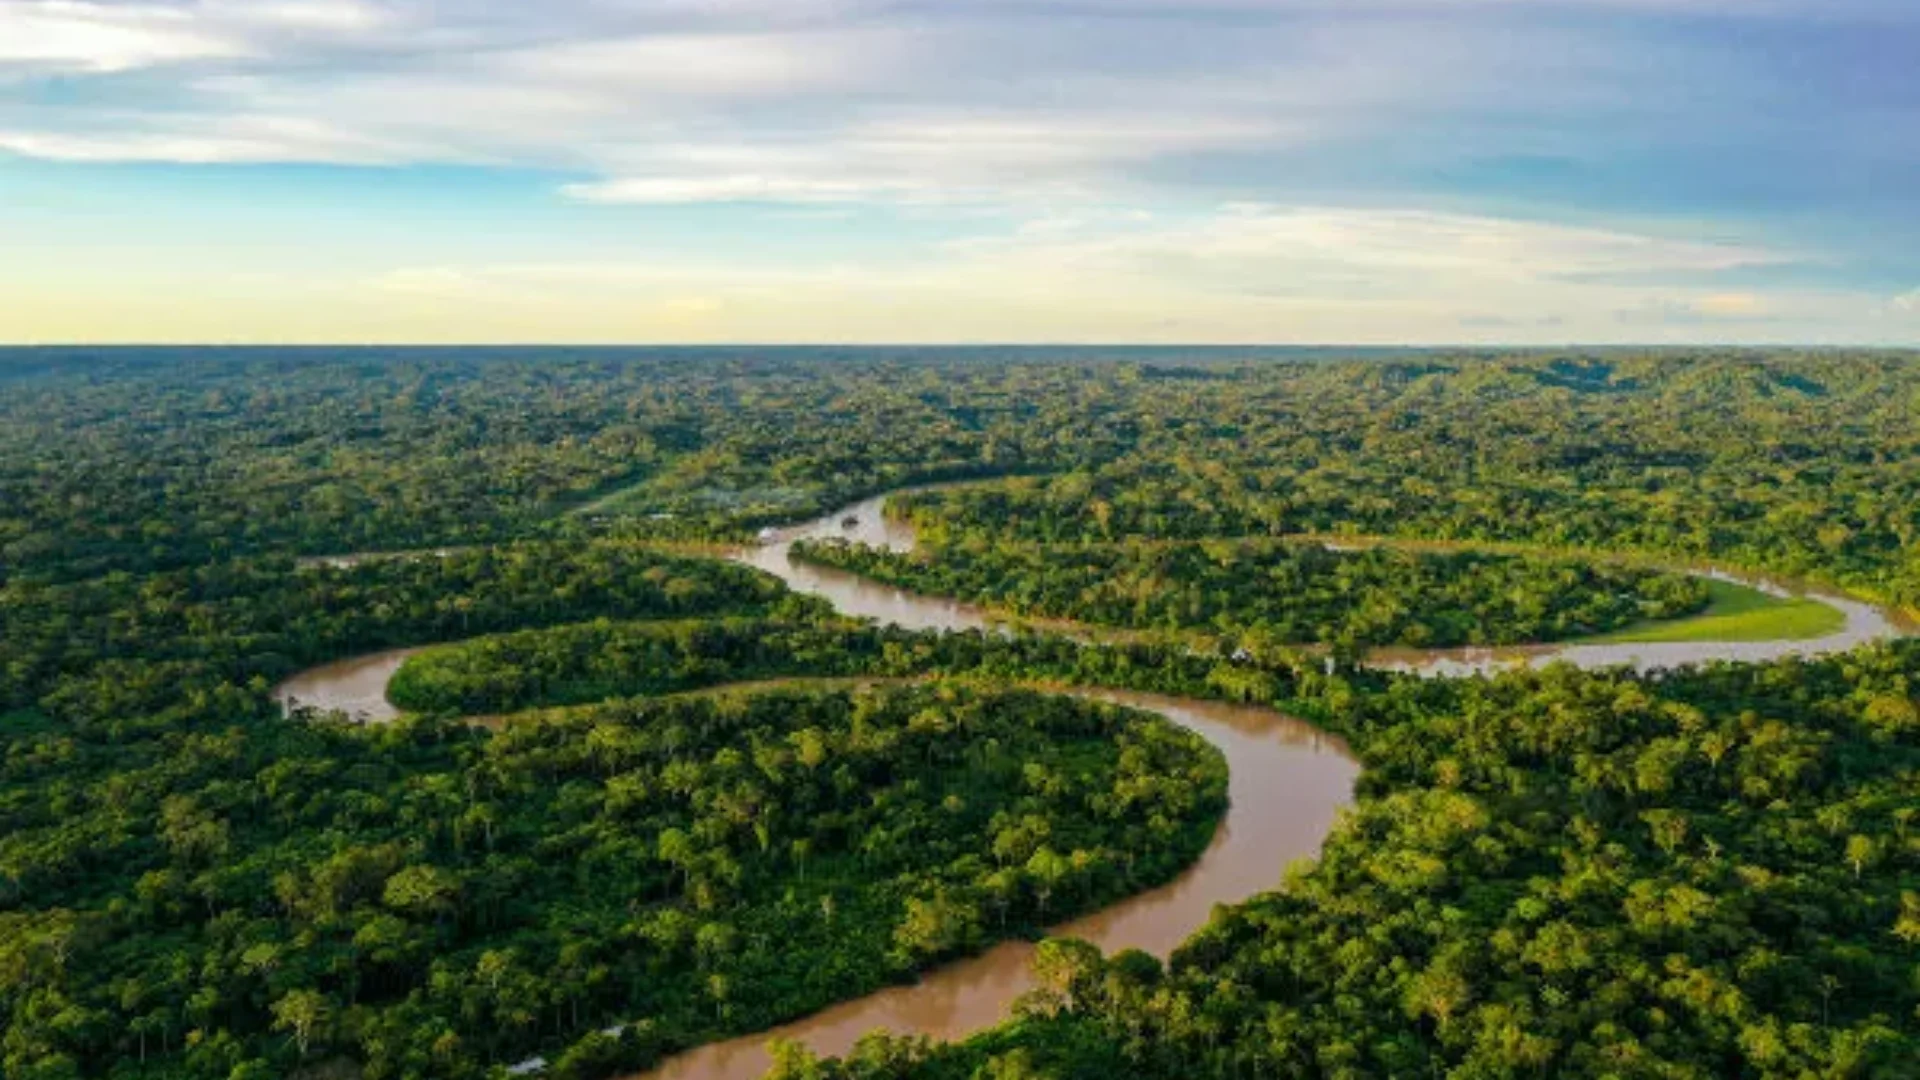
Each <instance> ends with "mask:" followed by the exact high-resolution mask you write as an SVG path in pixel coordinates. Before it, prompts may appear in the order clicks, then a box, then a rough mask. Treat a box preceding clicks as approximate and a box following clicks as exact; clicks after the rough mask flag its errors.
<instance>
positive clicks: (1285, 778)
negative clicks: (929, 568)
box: [276, 496, 1905, 1080]
mask: <svg viewBox="0 0 1920 1080" xmlns="http://www.w3.org/2000/svg"><path fill="white" fill-rule="evenodd" d="M884 501H885V497H884V496H881V497H878V498H873V499H868V500H865V501H863V502H860V503H857V504H855V505H853V506H851V507H847V508H845V509H843V510H840V511H837V512H835V513H833V514H829V515H827V516H826V517H823V518H820V519H818V520H816V521H812V522H809V523H806V524H804V525H799V526H795V527H792V528H789V529H784V530H779V531H773V532H769V533H768V534H765V535H763V537H762V542H761V543H760V544H759V545H757V546H755V547H753V548H750V549H747V550H745V551H742V552H739V553H737V554H736V555H735V556H734V557H735V558H736V559H737V561H740V562H742V563H745V564H747V565H750V566H754V567H757V568H759V569H761V570H765V571H767V572H768V573H771V574H773V575H775V576H777V577H779V578H781V579H782V580H784V581H786V582H787V584H788V585H789V586H790V587H791V588H793V589H794V590H795V591H797V592H802V593H808V594H812V595H815V596H820V597H823V598H825V599H827V600H828V601H830V602H831V603H832V604H833V605H834V607H835V608H836V609H837V610H839V611H840V612H842V613H844V614H847V615H854V616H861V617H866V618H872V619H878V620H881V621H883V622H887V623H892V624H896V625H899V626H903V627H907V628H910V629H916V630H968V629H981V628H987V627H991V626H994V625H997V624H998V623H999V620H997V619H995V618H994V617H993V616H992V615H991V614H990V613H988V612H986V611H984V610H982V609H980V608H976V607H972V606H970V605H967V604H962V603H959V602H956V601H953V600H947V599H941V598H936V597H926V596H918V595H915V594H912V593H908V592H904V591H902V590H899V589H896V588H893V587H891V586H888V585H883V584H879V583H877V582H874V581H870V580H868V579H865V578H861V577H858V576H857V575H853V574H849V573H846V572H844V571H839V570H834V569H830V568H827V567H820V566H813V565H809V564H801V563H797V562H794V561H792V560H791V559H790V558H789V549H790V547H791V545H792V543H793V542H794V541H795V540H798V539H801V538H823V537H842V538H845V539H848V540H851V541H855V542H859V543H866V544H873V545H879V546H885V547H888V548H891V549H893V550H896V551H906V550H910V549H911V548H912V545H913V533H912V530H911V529H910V528H908V527H907V526H905V525H903V524H900V523H897V522H891V521H888V520H887V519H886V517H885V516H884V514H883V513H882V509H883V505H884ZM1726 576H1727V577H1728V578H1729V579H1730V580H1738V581H1741V582H1743V583H1746V584H1753V585H1756V586H1758V587H1762V588H1768V589H1773V590H1775V591H1780V590H1781V589H1782V586H1780V585H1779V584H1777V583H1772V582H1765V581H1755V580H1753V579H1751V578H1748V577H1744V576H1736V575H1726ZM1797 591H1798V592H1800V593H1802V594H1806V595H1813V596H1815V597H1816V598H1818V599H1821V600H1823V601H1824V602H1826V603H1829V604H1831V605H1833V606H1834V607H1836V608H1838V609H1839V610H1840V611H1841V612H1843V613H1844V614H1845V615H1846V625H1845V627H1844V628H1843V629H1842V630H1841V631H1840V632H1838V633H1836V634H1833V635H1830V636H1828V637H1824V638H1820V639H1817V640H1812V641H1776V642H1739V643H1732V642H1718V643H1716V642H1686V643H1675V644H1632V645H1628V644H1621V645H1568V646H1558V647H1541V648H1530V649H1517V650H1498V651H1495V650H1433V651H1426V652H1417V651H1390V652H1386V653H1383V654H1381V655H1380V656H1379V657H1378V662H1379V663H1381V664H1382V665H1383V666H1387V667H1392V668H1395V669H1399V670H1408V671H1415V672H1419V673H1422V674H1432V675H1459V674H1470V673H1474V672H1481V671H1489V670H1493V669H1497V668H1500V667H1505V666H1510V665H1513V664H1522V663H1524V664H1541V663H1546V662H1548V661H1551V660H1555V659H1562V660H1567V661H1570V662H1572V663H1575V664H1579V665H1581V666H1585V667H1598V666H1609V665H1615V664H1630V665H1633V666H1636V667H1640V668H1651V667H1661V666H1672V665H1675V664H1681V663H1689V662H1697V661H1701V660H1710V659H1738V660H1761V659H1771V658H1774V657H1778V656H1785V655H1813V654H1818V653H1825V652H1832V651H1837V650H1841V649H1846V648H1850V647H1852V646H1854V645H1858V644H1861V643H1863V642H1867V641H1872V640H1876V639H1879V638H1886V637H1894V636H1897V635H1899V634H1900V633H1902V632H1903V630H1904V629H1905V627H1904V626H1903V625H1902V624H1900V623H1899V622H1898V621H1897V620H1895V619H1892V618H1890V617H1889V616H1887V615H1886V614H1885V613H1883V612H1881V611H1879V610H1878V609H1875V608H1873V607H1872V606H1870V605H1866V604H1861V603H1858V602H1856V601H1852V600H1848V599H1846V598H1844V597H1838V596H1831V595H1827V594H1824V593H1819V592H1815V591H1811V590H1805V589H1799V590H1797ZM416 651H418V650H405V649H403V650H396V651H392V652H385V653H379V654H375V655H371V656H364V657H359V658H356V659H352V660H347V661H343V662H341V663H337V664H331V665H328V666H326V667H321V668H315V669H313V670H311V671H307V672H304V673H302V674H300V675H298V676H296V677H294V678H292V679H289V680H288V681H287V682H285V683H284V684H282V685H281V686H280V687H279V688H278V690H277V691H276V693H277V695H278V696H279V697H280V699H281V700H282V701H283V702H284V703H286V704H288V705H289V706H296V705H298V706H309V707H312V708H315V709H319V710H322V711H328V710H335V709H338V710H340V711H343V712H346V713H347V714H349V715H351V716H354V717H356V718H357V719H360V720H362V721H366V722H379V721H382V720H387V719H391V718H392V717H394V716H395V715H396V710H395V709H394V708H393V707H392V706H391V705H390V704H388V702H387V700H386V696H385V687H386V684H387V680H388V679H390V678H391V677H392V675H393V673H394V672H395V671H396V670H398V669H399V667H400V665H401V664H402V663H403V662H404V661H405V659H406V658H407V657H408V656H410V655H412V654H413V653H414V652H416ZM1085 696H1088V697H1093V698H1097V699H1099V700H1104V701H1111V702H1115V703H1118V704H1123V705H1129V706H1133V707H1136V708H1140V709H1145V710H1148V711H1151V712H1155V713H1158V714H1160V715H1162V716H1165V717H1167V718H1168V719H1170V720H1172V721H1173V722H1175V723H1177V724H1180V725H1181V726H1183V727H1185V728H1188V729H1189V730H1191V731H1193V732H1195V733H1196V734H1198V735H1200V736H1201V737H1202V738H1205V739H1206V740H1207V741H1208V742H1210V743H1212V744H1213V745H1215V746H1217V747H1219V748H1220V750H1221V751H1222V753H1224V754H1225V756H1226V759H1227V764H1228V767H1229V769H1230V770H1231V772H1230V775H1229V781H1228V794H1229V797H1230V799H1231V805H1230V807H1229V809H1228V811H1227V815H1226V818H1225V819H1224V820H1223V822H1222V823H1221V826H1220V829H1219V831H1218V833H1217V834H1216V835H1215V837H1214V839H1213V843H1212V845H1211V846H1210V847H1209V848H1208V849H1207V851H1206V852H1205V853H1204V854H1203V855H1202V856H1201V857H1200V859H1199V861H1197V862H1196V863H1194V865H1193V866H1191V867H1189V868H1188V869H1187V870H1186V872H1185V873H1183V874H1181V875H1180V877H1179V878H1177V879H1176V880H1175V881H1173V882H1172V883H1170V884H1168V885H1166V886H1164V887H1162V888H1159V889H1156V890H1153V891H1151V892H1147V893H1143V894H1140V895H1137V896H1134V897H1131V898H1129V899H1127V900H1123V901H1121V902H1119V903H1117V904H1114V905H1113V906H1111V907H1108V908H1106V909H1104V910H1102V911H1099V912H1097V913H1095V914H1093V915H1090V916H1087V917H1085V918H1083V919H1080V920H1078V921H1075V922H1072V923H1068V924H1066V925H1064V926H1061V927H1058V928H1056V933H1059V934H1063V935H1069V936H1073V937H1079V938H1083V939H1085V940H1087V941H1090V942H1092V943H1094V944H1096V945H1098V946H1100V948H1101V949H1102V950H1104V951H1106V952H1108V953H1112V952H1116V951H1118V950H1121V949H1127V948H1137V949H1144V950H1146V951H1148V952H1151V953H1154V954H1155V955H1158V956H1166V955H1167V954H1168V953H1170V952H1171V951H1172V950H1173V948H1174V947H1175V946H1176V945H1178V944H1179V943H1180V942H1181V941H1183V940H1185V939H1186V938H1187V937H1188V936H1190V935H1191V934H1192V933H1193V932H1194V931H1195V930H1196V929H1198V928H1199V927H1200V926H1201V925H1203V924H1204V923H1205V922H1206V921H1207V919H1208V917H1209V915H1210V913H1211V912H1212V910H1213V908H1214V907H1215V906H1216V905H1219V904H1231V903H1237V902H1239V901H1242V900H1245V899H1247V898H1248V897H1250V896H1252V895H1254V894H1256V893H1259V892H1262V891H1265V890H1268V889H1272V888H1274V887H1276V886H1277V885H1278V884H1279V882H1280V877H1281V874H1282V872H1283V871H1284V870H1285V868H1286V867H1287V865H1288V864H1289V863H1292V862H1294V861H1295V860H1297V859H1300V858H1303V857H1308V856H1312V855H1314V854H1315V853H1317V852H1318V851H1319V848H1320V844H1321V842H1322V840H1323V839H1324V838H1325V836H1326V835H1327V832H1328V830H1329V829H1330V828H1331V827H1332V825H1333V821H1334V818H1335V815H1336V814H1337V813H1338V812H1339V810H1340V808H1341V807H1343V806H1345V805H1346V804H1347V803H1348V802H1350V801H1351V799H1352V794H1353V783H1354V780H1355V778H1356V777H1357V776H1358V775H1359V765H1358V763H1357V762H1355V760H1354V759H1353V757H1352V755H1351V754H1350V753H1349V752H1348V750H1347V748H1346V746H1345V745H1344V744H1343V743H1342V742H1341V741H1340V740H1339V739H1336V738H1333V737H1332V736H1329V735H1326V734H1325V733H1323V732H1320V731H1318V730H1316V729H1315V728H1313V727H1311V726H1310V725H1308V724H1305V723H1303V722H1301V721H1299V720H1295V719H1292V718H1290V717H1287V716H1284V715H1282V714H1280V713H1277V712H1274V711H1272V710H1269V709H1260V708H1249V707H1240V706H1230V705H1224V704H1220V703H1217V702H1204V701H1194V700H1186V699H1179V698H1165V697H1157V696H1153V695H1146V694H1133V693H1124V692H1107V691H1100V692H1088V693H1087V694H1086V695H1085ZM1032 952H1033V946H1032V945H1031V944H1029V943H1026V942H1009V943H1005V944H1002V945H1000V946H997V947H995V948H993V949H991V950H989V951H987V952H986V953H983V954H981V955H980V956H977V957H973V958H971V959H967V960H962V961H959V962H956V963H953V964H950V965H947V966H944V967H941V968H938V969H936V970H934V971H931V972H929V973H927V974H926V975H925V976H924V977H923V978H921V979H920V980H919V981H918V982H916V983H913V984H911V985H907V986H899V987H893V988H890V989H887V990H883V991H881V992H879V993H876V994H871V995H868V996H866V997H862V998H857V999H854V1000H852V1001H848V1002H845V1003H843V1004H840V1005H837V1006H834V1007H832V1008H829V1009H827V1010H825V1011H823V1012H820V1013H816V1014H814V1015H813V1016H809V1017H806V1018H804V1019H801V1020H799V1021H796V1022H794V1023H791V1024H788V1025H785V1026H783V1027H780V1028H776V1029H774V1030H772V1031H763V1032H758V1033H755V1034H753V1035H749V1036H745V1037H742V1038H737V1039H732V1040H728V1041H725V1042H720V1043H713V1044H710V1045H707V1046H704V1047H701V1048H699V1049H696V1050H692V1051H689V1052H687V1053H685V1054H682V1055H680V1056H678V1057H675V1058H672V1059H669V1060H668V1061H667V1062H665V1063H664V1064H662V1065H661V1066H660V1067H659V1068H657V1069H655V1070H653V1071H652V1072H649V1073H647V1074H645V1077H644V1078H643V1080H752V1078H757V1077H760V1076H761V1075H763V1074H764V1073H765V1071H766V1070H767V1068H768V1066H769V1064H770V1059H769V1056H768V1054H767V1051H766V1044H767V1042H768V1041H769V1040H770V1039H773V1038H776V1037H778V1038H785V1039H791V1040H795V1041H798V1042H801V1043H804V1044H806V1045H808V1046H809V1047H811V1048H813V1049H814V1050H815V1051H816V1052H818V1053H820V1054H823V1055H837V1054H842V1053H844V1052H846V1051H847V1050H849V1049H851V1048H852V1046H853V1044H854V1042H855V1041H856V1040H857V1039H858V1038H859V1037H860V1036H861V1035H864V1034H866V1033H868V1032H870V1031H874V1030H880V1029H884V1030H888V1031H893V1032H896V1033H902V1034H922V1035H928V1036H931V1037H933V1038H936V1039H954V1038H959V1037H962V1036H965V1035H967V1034H969V1033H972V1032H976V1031H979V1030H981V1029H983V1028H987V1027H990V1026H992V1025H993V1024H995V1023H998V1022H999V1021H1000V1020H1002V1019H1004V1018H1005V1017H1006V1016H1007V1011H1008V1008H1009V1006H1010V1005H1011V1004H1012V1003H1013V1000H1014V999H1015V998H1016V997H1018V996H1019V995H1020V994H1021V993H1023V992H1025V991H1026V990H1028V989H1030V988H1031V987H1032V985H1033V981H1032V976H1031V972H1030V964H1029V960H1030V958H1031V956H1032ZM537 1064H538V1063H537V1062H527V1063H523V1065H522V1066H521V1067H520V1069H518V1070H516V1071H526V1072H532V1071H536V1069H535V1067H536V1066H537Z"/></svg>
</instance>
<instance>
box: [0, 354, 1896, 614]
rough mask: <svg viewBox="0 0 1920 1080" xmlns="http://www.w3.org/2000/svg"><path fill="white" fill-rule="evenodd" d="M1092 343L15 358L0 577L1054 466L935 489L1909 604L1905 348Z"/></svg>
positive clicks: (421, 539) (1017, 506) (702, 509)
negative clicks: (1785, 577)
mask: <svg viewBox="0 0 1920 1080" xmlns="http://www.w3.org/2000/svg"><path fill="white" fill-rule="evenodd" d="M1119 355H1120V359H1118V360H1112V361H1109V360H1106V359H1105V358H1103V357H1102V355H1101V354H1100V353H1099V352H1098V351H1073V352H1067V353H1064V354H1059V355H1054V354H1048V353H1046V352H1045V351H1038V352H1032V353H1026V354H1023V353H1021V352H1020V351H1018V350H1003V351H997V352H996V351H975V352H969V351H958V352H951V353H947V352H941V351H939V350H922V351H919V352H915V351H912V350H902V351H893V352H889V351H885V350H866V351H860V350H846V351H841V352H836V351H834V350H790V351H785V352H783V351H779V350H773V351H761V352H759V353H754V352H749V351H729V350H688V351H677V352H676V351H673V350H658V351H639V352H631V353H622V352H618V351H599V352H596V351H584V352H583V351H568V350H550V351H545V352H541V351H522V352H515V351H484V350H483V351H479V352H470V353H463V352H453V351H436V350H422V351H400V352H394V353H382V352H380V351H378V350H362V351H350V350H349V351H340V350H333V351H328V350H305V351H303V350H292V351H271V350H268V351H240V352H233V353H222V352H219V351H217V350H216V351H185V352H169V351H166V350H98V351H92V352H82V353H77V354H70V353H58V352H56V353H49V354H40V353H15V354H9V355H8V356H6V357H0V387H4V390H5V392H4V393H0V573H5V574H6V575H7V576H8V577H13V576H20V575H31V576H40V577H52V576H69V577H70V576H76V575H91V574H96V573H100V572H104V571H106V570H110V569H126V570H133V571H141V570H150V569H155V568H160V567H166V566H175V565H183V564H194V563H200V562H205V561H207V560H210V559H214V558H220V557H224V556H226V555H229V554H236V553H256V552H268V551H278V552H295V553H304V554H324V553H335V552H346V551H356V550H361V549H365V548H380V549H392V548H406V547H422V546H433V545H445V544H462V543H473V542H477V541H484V540H493V539H500V538H505V537H516V536H523V535H527V534H528V533H531V532H545V531H552V530H562V531H564V530H569V529H595V528H619V529H623V530H626V531H630V532H638V533H644V534H648V535H673V536H687V537H726V536H731V537H743V536H746V535H749V534H750V532H751V531H752V529H754V528H757V527H758V526H759V525H760V524H764V523H766V522H767V521H770V520H775V519H784V518H791V517H794V516H798V515H800V514H801V513H803V512H804V511H807V510H811V509H821V508H825V507H827V506H830V505H832V504H833V503H834V502H835V501H836V500H839V499H842V498H846V497H848V496H851V495H855V494H865V493H870V492H874V491H879V490H885V489H888V488H891V487H894V486H897V485H900V484H903V483H908V482H917V481H925V480H934V479H942V478H954V477H968V476H984V475H995V474H1011V473H1053V474H1060V475H1059V476H1058V477H1057V478H1056V479H1054V480H1051V481H1048V482H1036V483H1035V484H1034V485H1032V486H1026V487H1022V486H1015V487H1013V488H1009V489H1005V490H1003V491H994V492H990V493H982V494H977V495H973V494H954V495H950V496H945V497H944V498H948V499H952V500H957V501H958V502H960V503H961V504H963V505H971V506H974V507H975V508H976V511H977V512H976V513H975V514H974V515H972V517H973V519H974V520H977V521H979V522H980V523H981V524H984V525H987V526H990V527H991V529H992V530H993V531H995V532H1004V531H1006V530H1005V523H1006V520H1007V519H1008V518H1017V519H1018V524H1017V527H1015V528H1014V529H1013V530H1012V535H1014V536H1016V537H1025V538H1029V539H1036V540H1046V541H1058V540H1063V539H1069V538H1072V537H1077V536H1090V537H1096V538H1100V539H1108V538H1117V537H1123V536H1148V537H1159V538H1168V537H1176V536H1178V537H1201V538H1205V537H1220V536H1247V535H1267V534H1273V533H1295V532H1346V533H1368V534H1376V533H1387V534H1394V535H1402V536H1431V537H1453V538H1476V539H1504V540H1524V541H1530V542H1537V543H1543V544H1548V545H1554V546H1581V547H1595V548H1606V549H1640V550H1649V551H1658V552H1664V553H1673V554H1679V555H1685V556H1695V557H1706V556H1711V557H1717V558H1722V559H1726V560H1729V561H1733V562H1736V563H1742V564H1747V565H1753V566H1760V567H1766V568H1770V569H1775V570H1780V571H1783V572H1788V573H1803V574H1813V575H1817V576H1820V577H1823V578H1830V579H1833V580H1835V581H1837V582H1840V583H1842V584H1845V585H1848V586H1850V587H1854V588H1857V589H1861V590H1865V591H1871V592H1874V593H1877V594H1883V595H1886V596H1889V597H1892V598H1895V599H1898V600H1899V601H1900V602H1902V603H1905V604H1908V605H1920V561H1916V555H1915V550H1916V548H1915V544H1914V541H1915V539H1916V530H1920V524H1917V523H1916V520H1915V512H1916V511H1915V508H1916V507H1917V506H1920V363H1915V362H1914V357H1913V356H1912V355H1911V354H1897V353H1884V352H1883V353H1858V354H1847V353H1840V352H1824V353H1811V354H1805V355H1793V354H1786V353H1776V354H1761V353H1753V352H1738V351H1729V352H1724V353H1718V354H1716V353H1711V352H1692V353H1688V352H1668V353H1660V352H1654V353H1644V354H1642V353H1634V352H1630V351H1624V350H1615V351H1611V352H1602V353H1595V354H1591V355H1579V354H1564V355H1554V354H1546V355H1541V356H1537V357H1529V356H1458V355H1446V354H1440V353H1418V354H1408V355H1407V356H1405V357H1402V358H1387V359H1379V360H1370V361H1364V362H1350V363H1336V362H1329V361H1327V360H1325V359H1321V358H1316V359H1313V360H1301V361H1288V360H1286V359H1285V354H1282V358H1281V359H1278V360H1263V359H1249V358H1247V357H1246V356H1245V355H1241V354H1224V355H1222V356H1220V357H1219V358H1211V357H1209V355H1208V354H1206V353H1204V352H1202V353H1197V354H1193V355H1191V356H1183V355H1182V354H1179V353H1174V354H1171V355H1167V354H1149V355H1148V356H1147V358H1145V359H1129V358H1127V354H1125V353H1122V354H1119ZM929 497H930V498H931V497H932V496H929ZM942 516H954V515H951V514H943V515H942ZM968 517H969V516H968V515H964V514H963V515H958V518H959V520H960V521H961V522H962V524H964V523H965V522H966V521H967V520H968Z"/></svg>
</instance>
